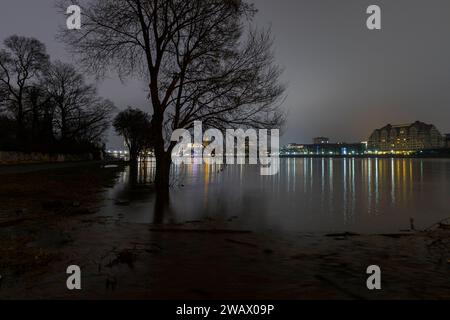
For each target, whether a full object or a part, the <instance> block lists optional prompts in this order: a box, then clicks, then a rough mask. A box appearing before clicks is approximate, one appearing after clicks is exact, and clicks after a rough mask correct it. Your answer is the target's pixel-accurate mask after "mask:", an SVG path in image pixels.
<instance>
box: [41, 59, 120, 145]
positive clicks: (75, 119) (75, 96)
mask: <svg viewBox="0 0 450 320" xmlns="http://www.w3.org/2000/svg"><path fill="white" fill-rule="evenodd" d="M45 83H46V90H47V94H48V97H49V99H50V101H51V102H52V105H53V106H54V114H53V124H54V133H55V134H56V135H57V136H58V138H59V140H60V141H62V142H65V141H67V140H69V141H70V140H85V141H97V140H98V138H99V137H100V136H101V135H102V134H103V133H104V132H105V131H106V129H107V128H108V122H109V119H110V118H111V112H112V111H113V110H114V106H113V104H112V102H110V101H108V100H105V99H102V98H100V97H98V95H97V90H96V88H95V87H94V86H93V85H89V84H86V82H85V81H84V78H83V76H82V75H81V74H80V73H78V72H77V71H76V69H75V68H74V67H73V66H72V65H70V64H66V63H62V62H59V61H57V62H55V63H53V64H52V65H51V66H50V68H48V71H47V72H46V76H45Z"/></svg>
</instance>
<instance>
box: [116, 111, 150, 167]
mask: <svg viewBox="0 0 450 320" xmlns="http://www.w3.org/2000/svg"><path fill="white" fill-rule="evenodd" d="M113 126H114V129H115V130H116V132H117V133H118V134H119V135H121V136H122V137H123V138H124V139H125V144H126V145H127V147H128V150H129V152H130V162H131V164H132V165H136V164H137V161H138V157H139V154H140V153H141V152H142V151H143V150H145V149H146V148H147V147H148V144H149V142H150V139H149V133H150V132H151V124H150V116H149V115H148V114H147V113H145V112H143V111H142V110H139V109H132V108H128V109H126V110H124V111H121V112H120V113H119V114H118V115H117V116H116V117H115V118H114V122H113Z"/></svg>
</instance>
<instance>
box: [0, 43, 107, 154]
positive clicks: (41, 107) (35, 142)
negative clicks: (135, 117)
mask: <svg viewBox="0 0 450 320" xmlns="http://www.w3.org/2000/svg"><path fill="white" fill-rule="evenodd" d="M113 109H114V105H113V104H112V102H110V101H108V100H105V99H103V98H101V97H99V96H98V94H97V90H96V87H95V86H93V85H91V84H87V83H86V82H85V79H84V77H83V76H82V75H81V74H80V73H79V72H78V71H77V70H76V68H75V67H74V66H72V65H70V64H66V63H62V62H60V61H55V62H51V61H50V57H49V56H48V55H47V53H46V48H45V45H44V44H43V43H41V42H40V41H38V40H36V39H33V38H26V37H20V36H15V35H14V36H11V37H9V38H7V39H6V40H5V41H4V48H1V49H0V150H8V151H25V152H30V151H38V152H50V153H55V152H58V153H87V152H97V151H99V150H100V149H101V148H102V145H103V139H104V134H105V132H106V130H107V129H108V127H109V124H110V117H111V115H112V113H113V112H112V111H113Z"/></svg>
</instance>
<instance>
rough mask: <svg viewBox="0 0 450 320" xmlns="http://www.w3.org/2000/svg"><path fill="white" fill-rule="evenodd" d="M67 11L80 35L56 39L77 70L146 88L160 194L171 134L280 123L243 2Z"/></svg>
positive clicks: (264, 37) (277, 90) (155, 1)
mask: <svg viewBox="0 0 450 320" xmlns="http://www.w3.org/2000/svg"><path fill="white" fill-rule="evenodd" d="M72 3H76V4H78V5H80V6H81V8H82V14H83V17H82V18H83V19H82V21H83V25H82V28H81V30H77V31H76V32H73V31H69V30H62V31H61V34H60V36H61V37H60V38H61V40H62V41H64V42H66V43H67V44H69V45H70V47H71V48H72V50H73V51H74V52H75V53H77V54H78V56H79V57H80V62H81V63H82V65H84V66H85V67H86V68H87V69H88V70H90V71H93V72H96V73H97V74H98V75H103V74H105V72H107V71H109V70H111V68H114V69H115V70H117V72H118V73H119V74H120V76H121V77H126V76H131V75H140V76H142V77H143V79H145V80H147V81H148V86H149V98H150V99H151V105H152V111H153V112H152V128H153V137H154V139H155V156H156V183H157V186H158V190H162V191H168V187H169V173H170V163H171V151H172V148H173V147H174V145H175V144H174V143H173V142H170V139H169V138H170V135H171V132H172V131H173V130H175V129H177V128H191V127H192V125H193V122H194V121H196V120H201V121H203V124H204V125H205V126H212V127H216V128H224V127H236V126H239V127H256V128H262V127H264V128H268V127H273V126H277V125H279V124H280V122H281V121H282V116H281V115H280V113H279V112H278V105H279V103H278V102H280V98H281V97H282V94H283V92H284V88H283V86H282V85H280V84H279V76H280V73H281V71H280V69H279V68H278V67H277V66H276V65H275V64H274V60H273V55H272V51H271V37H270V34H269V32H267V31H263V32H259V31H256V30H253V29H250V30H247V29H246V28H244V21H247V22H248V21H250V20H251V18H252V16H253V15H254V14H255V12H256V10H255V9H254V7H253V6H252V5H250V4H248V3H247V2H246V1H243V0H242V1H241V0H191V1H186V0H164V1H161V0H110V1H104V0H86V1H85V0H83V1H75V2H74V1H72V0H70V1H66V0H61V1H60V5H61V8H62V9H63V10H64V11H65V10H66V8H67V5H68V4H72ZM245 31H247V32H245Z"/></svg>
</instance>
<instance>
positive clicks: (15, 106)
mask: <svg viewBox="0 0 450 320" xmlns="http://www.w3.org/2000/svg"><path fill="white" fill-rule="evenodd" d="M4 45H5V47H6V49H2V50H0V83H2V87H3V90H4V91H5V92H6V93H7V94H6V95H5V96H4V100H6V102H5V101H4V103H6V104H7V106H8V108H9V109H10V110H11V112H12V113H13V114H14V118H15V120H16V122H17V137H18V139H19V140H20V141H23V139H24V129H25V128H24V118H25V114H26V110H25V103H24V100H25V94H26V91H27V89H28V88H29V87H31V86H33V84H34V83H35V82H36V81H38V79H39V78H40V76H41V75H42V72H43V71H44V70H45V69H46V68H47V66H48V63H49V57H48V55H47V54H46V49H45V45H44V44H43V43H41V42H40V41H38V40H36V39H34V38H26V37H20V36H16V35H14V36H10V37H8V38H7V39H6V40H5V41H4Z"/></svg>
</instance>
